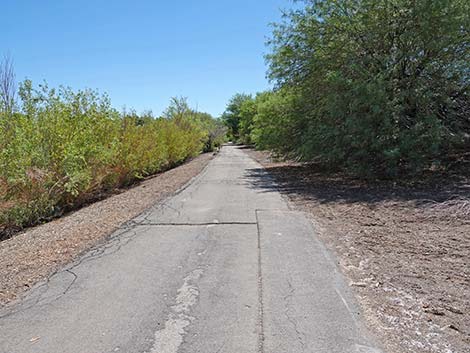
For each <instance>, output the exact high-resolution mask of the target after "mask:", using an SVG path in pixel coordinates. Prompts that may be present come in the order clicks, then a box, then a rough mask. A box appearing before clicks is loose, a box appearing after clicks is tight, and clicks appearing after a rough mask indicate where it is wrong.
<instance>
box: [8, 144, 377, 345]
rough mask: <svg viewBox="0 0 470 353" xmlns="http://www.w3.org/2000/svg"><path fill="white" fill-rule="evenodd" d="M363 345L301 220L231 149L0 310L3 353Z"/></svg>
mask: <svg viewBox="0 0 470 353" xmlns="http://www.w3.org/2000/svg"><path fill="white" fill-rule="evenodd" d="M371 342H372V341H371V340H370V339H368V338H367V333H366V332H365V330H364V328H363V327H362V324H361V315H360V314H359V312H358V311H357V308H356V306H355V304H354V301H353V299H352V297H351V295H350V293H349V292H348V288H347V286H346V285H345V284H344V280H343V279H342V277H341V276H340V275H339V274H338V272H337V269H336V267H335V264H334V262H333V261H332V259H331V258H330V257H329V255H328V253H327V252H326V251H325V249H324V247H323V246H322V245H321V243H320V242H319V241H318V239H317V238H316V236H315V230H314V229H313V228H312V225H311V224H310V222H309V221H308V219H307V218H306V217H305V216H304V215H303V214H302V213H300V212H295V211H291V210H289V208H288V205H287V203H286V201H285V200H283V199H282V197H281V195H280V194H279V193H278V192H277V191H276V189H275V188H274V184H273V181H272V180H271V179H270V178H269V176H267V175H266V174H265V173H264V171H263V169H262V168H261V166H260V165H259V164H258V163H256V162H254V161H253V160H252V159H250V158H249V157H248V156H247V155H246V154H245V153H244V152H243V150H242V149H240V148H237V147H232V146H226V147H224V148H223V149H222V151H221V153H220V154H219V155H218V156H217V157H216V158H215V159H214V160H212V161H211V163H210V164H209V166H208V167H207V168H206V170H205V171H204V172H203V173H202V174H201V175H199V176H198V177H197V178H195V179H194V180H193V182H192V183H190V185H189V186H187V187H186V188H185V189H184V190H182V191H181V192H180V193H178V194H177V195H176V196H174V197H172V198H171V199H169V200H167V201H166V202H165V203H163V204H159V205H156V206H155V207H154V208H153V209H151V210H149V211H148V212H146V213H145V214H143V215H141V216H140V217H138V218H137V219H136V220H134V221H133V222H132V223H130V224H128V225H126V226H125V227H123V229H121V230H120V231H119V232H116V234H114V235H113V237H112V238H111V239H110V241H109V242H108V243H106V244H105V245H103V246H100V247H97V248H96V249H93V250H92V251H90V252H89V253H88V254H86V255H85V256H84V257H83V258H81V259H79V260H78V261H77V262H75V263H73V264H71V265H70V266H69V267H67V268H65V269H64V270H62V271H61V272H59V273H57V274H56V275H54V276H52V277H51V278H50V279H49V281H48V282H47V283H44V284H42V285H40V286H37V287H36V288H34V289H33V290H31V291H30V293H29V294H28V295H27V297H26V298H25V299H24V300H23V301H22V302H21V303H18V304H16V305H14V306H12V307H10V308H7V309H6V310H3V311H0V352H2V353H23V352H35V353H59V352H60V353H106V352H125V353H133V352H136V353H137V352H139V353H142V352H147V353H177V352H179V353H190V352H191V353H195V352H201V353H244V352H246V353H249V352H250V353H287V352H289V353H297V352H311V353H314V352H324V353H335V352H363V353H365V352H379V350H377V349H375V348H373V346H374V344H373V343H371Z"/></svg>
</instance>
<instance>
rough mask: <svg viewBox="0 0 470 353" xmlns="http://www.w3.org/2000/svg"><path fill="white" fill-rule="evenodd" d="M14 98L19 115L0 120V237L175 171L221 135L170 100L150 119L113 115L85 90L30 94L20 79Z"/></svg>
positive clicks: (103, 100)
mask: <svg viewBox="0 0 470 353" xmlns="http://www.w3.org/2000/svg"><path fill="white" fill-rule="evenodd" d="M19 96H20V98H21V101H22V104H21V107H22V110H21V111H18V112H15V113H14V114H5V113H3V114H0V236H1V233H2V229H3V230H4V231H5V229H7V228H11V227H22V226H24V225H27V224H32V223H37V222H40V221H41V220H42V219H45V218H48V217H50V216H53V215H55V214H57V213H58V212H61V211H62V210H64V209H68V208H72V207H76V206H78V205H80V204H82V203H84V202H87V201H89V200H92V199H94V198H96V197H98V196H99V195H100V194H102V193H103V192H105V191H107V190H110V189H113V188H116V187H120V186H123V185H126V184H129V183H131V182H133V181H135V180H136V179H139V178H143V177H145V176H148V175H151V174H154V173H157V172H160V171H162V170H165V169H168V168H171V167H173V166H176V165H178V164H181V163H182V162H184V161H185V160H187V159H188V158H191V157H193V156H196V155H197V154H199V153H200V152H201V151H202V150H203V149H205V150H209V149H211V148H213V147H214V146H216V145H217V144H220V143H221V141H222V140H221V139H223V136H224V135H225V131H224V130H222V131H219V132H218V133H217V129H218V128H219V127H220V124H221V123H220V122H217V121H216V120H215V119H213V118H212V117H211V116H210V115H208V114H204V113H196V112H194V111H193V110H191V109H189V108H187V109H186V108H185V109H183V110H181V109H180V108H181V107H180V106H179V104H180V103H181V102H180V101H179V100H177V99H174V100H173V101H172V103H171V105H170V107H169V108H168V109H167V111H166V115H165V117H162V118H154V117H153V116H152V115H151V113H145V114H143V115H141V116H138V115H137V114H135V113H134V112H131V113H124V114H120V113H118V112H117V111H116V110H115V109H113V108H112V107H111V103H110V100H109V98H108V97H107V96H106V95H99V94H98V93H97V92H95V91H91V90H84V91H78V92H73V91H72V90H71V89H69V88H63V87H61V88H59V89H58V90H55V89H49V88H48V87H47V85H40V86H39V89H38V90H36V89H34V88H33V85H32V83H31V81H28V80H27V81H25V82H23V83H22V84H21V86H20V90H19ZM178 109H179V110H178ZM221 136H222V137H221Z"/></svg>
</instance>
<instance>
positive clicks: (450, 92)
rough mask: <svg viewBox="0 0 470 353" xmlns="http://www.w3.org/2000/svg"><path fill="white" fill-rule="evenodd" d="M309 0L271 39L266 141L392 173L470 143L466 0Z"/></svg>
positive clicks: (261, 133) (262, 127) (327, 160)
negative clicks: (271, 89) (273, 85)
mask: <svg viewBox="0 0 470 353" xmlns="http://www.w3.org/2000/svg"><path fill="white" fill-rule="evenodd" d="M304 2H305V7H304V8H303V9H300V10H296V11H292V12H291V13H289V14H287V15H286V17H285V21H284V22H283V23H281V24H278V25H277V26H276V27H275V30H274V34H273V39H272V40H271V41H270V43H269V44H270V45H271V48H272V53H271V54H270V55H268V57H267V58H268V61H269V63H270V77H271V79H273V80H274V81H275V82H276V83H277V89H276V91H275V92H273V93H270V94H268V96H267V98H264V99H261V98H260V99H257V101H258V103H257V104H256V106H257V108H256V110H257V115H256V116H255V118H254V121H255V124H254V129H253V133H252V136H253V138H254V139H255V141H256V143H257V144H258V145H259V146H260V147H266V148H271V149H274V150H277V151H280V152H282V153H284V154H291V155H295V156H297V157H300V158H302V159H307V160H312V159H315V160H317V161H320V162H322V163H324V164H325V165H328V166H335V167H344V168H347V169H349V170H351V171H353V172H355V173H357V174H360V175H365V176H389V177H393V176H398V175H401V174H403V173H419V172H421V171H422V170H423V169H425V168H429V167H430V166H433V165H437V164H439V163H440V162H441V161H442V160H445V158H446V156H448V155H449V154H451V153H452V152H455V151H457V150H465V149H466V150H467V151H468V148H469V147H470V141H469V136H470V120H469V113H470V99H469V95H470V68H469V62H470V45H469V43H470V31H469V28H470V3H469V2H468V1H466V0H437V1H434V0H432V1H431V0H417V1H416V0H379V1H377V0H361V1H355V0H344V1H335V0H309V1H304Z"/></svg>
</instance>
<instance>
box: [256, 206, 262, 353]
mask: <svg viewBox="0 0 470 353" xmlns="http://www.w3.org/2000/svg"><path fill="white" fill-rule="evenodd" d="M255 216H256V229H257V232H258V325H259V332H258V353H264V302H263V272H262V269H261V265H262V261H261V232H260V227H259V219H258V210H255Z"/></svg>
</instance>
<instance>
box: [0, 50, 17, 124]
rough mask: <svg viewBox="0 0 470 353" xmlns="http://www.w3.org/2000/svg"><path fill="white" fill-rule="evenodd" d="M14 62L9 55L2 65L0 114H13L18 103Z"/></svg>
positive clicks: (0, 75)
mask: <svg viewBox="0 0 470 353" xmlns="http://www.w3.org/2000/svg"><path fill="white" fill-rule="evenodd" d="M15 78H16V77H15V71H14V68H13V60H12V58H11V57H10V56H9V55H5V56H4V57H3V60H2V62H1V63H0V112H4V113H6V114H7V115H9V114H11V113H13V110H14V107H15V102H16V80H15Z"/></svg>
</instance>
